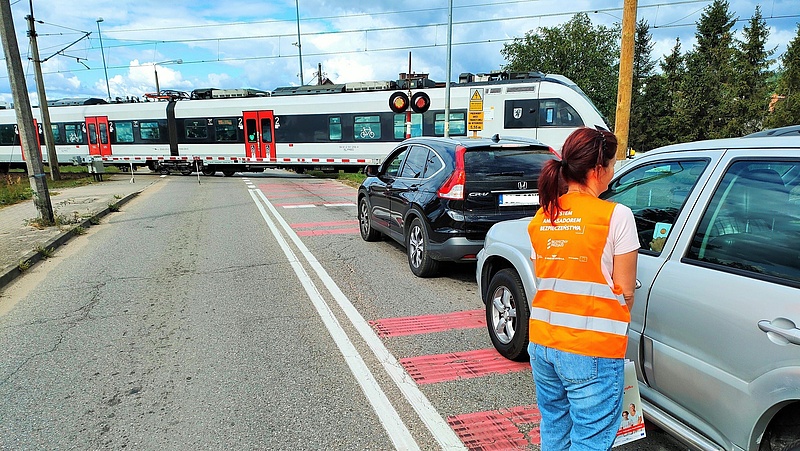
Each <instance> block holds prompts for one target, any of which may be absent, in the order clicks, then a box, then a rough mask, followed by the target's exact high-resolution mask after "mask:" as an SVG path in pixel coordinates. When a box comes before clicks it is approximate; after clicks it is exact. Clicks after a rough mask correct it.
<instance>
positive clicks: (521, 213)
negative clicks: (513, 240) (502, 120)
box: [358, 135, 556, 277]
mask: <svg viewBox="0 0 800 451" xmlns="http://www.w3.org/2000/svg"><path fill="white" fill-rule="evenodd" d="M553 158H556V156H555V153H554V152H553V150H552V149H551V148H550V147H548V146H546V145H544V144H542V143H541V142H539V141H537V140H534V139H529V138H511V137H508V138H501V137H499V136H498V135H495V136H494V137H492V138H491V139H485V138H477V139H476V138H467V137H459V138H433V137H430V138H423V137H420V138H411V139H407V140H405V141H403V142H402V143H400V144H399V145H398V146H397V147H396V148H395V149H394V150H393V151H392V152H391V153H390V154H389V155H388V157H387V158H386V159H385V160H384V162H383V164H381V165H380V166H367V169H366V173H367V178H366V180H364V182H363V183H362V184H361V187H360V188H359V190H358V219H359V225H360V229H361V237H362V238H363V239H364V240H365V241H377V240H379V239H381V235H382V234H385V235H387V236H389V237H390V238H392V239H393V240H395V241H397V242H398V243H400V244H402V245H404V246H405V247H406V252H407V254H408V264H409V266H410V267H411V272H413V273H414V274H415V275H416V276H418V277H430V276H433V275H436V273H437V271H438V268H439V263H440V262H441V261H454V262H467V261H475V259H476V257H477V254H478V251H480V250H481V248H482V247H483V239H484V237H485V236H486V232H487V231H488V230H489V228H490V227H491V226H492V225H494V224H495V223H497V222H500V221H505V220H508V219H516V218H521V217H525V216H532V215H533V214H534V213H536V210H537V209H538V208H539V195H538V193H537V181H538V178H539V171H540V170H541V167H542V164H543V163H544V162H545V161H547V160H549V159H553Z"/></svg>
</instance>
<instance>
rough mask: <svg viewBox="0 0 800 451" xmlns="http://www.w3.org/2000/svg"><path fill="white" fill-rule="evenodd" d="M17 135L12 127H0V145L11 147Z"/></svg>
mask: <svg viewBox="0 0 800 451" xmlns="http://www.w3.org/2000/svg"><path fill="white" fill-rule="evenodd" d="M16 136H17V134H16V133H15V132H14V126H13V125H0V144H2V145H6V146H8V145H13V144H14V141H15V139H16Z"/></svg>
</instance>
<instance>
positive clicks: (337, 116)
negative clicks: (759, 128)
mask: <svg viewBox="0 0 800 451" xmlns="http://www.w3.org/2000/svg"><path fill="white" fill-rule="evenodd" d="M466 75H469V77H467V76H466ZM476 80H477V81H476ZM422 81H423V82H420V83H418V84H419V85H420V86H424V87H413V86H412V87H413V89H412V92H420V91H422V92H425V93H426V94H428V96H429V97H430V109H429V110H428V111H426V112H424V113H411V128H410V131H411V135H412V136H420V135H426V136H442V135H443V134H444V108H445V91H446V90H445V88H444V86H443V85H441V84H438V85H434V84H433V83H432V82H430V81H428V80H427V79H424V80H422ZM462 81H465V82H462V83H453V84H452V85H451V89H450V124H449V125H450V135H452V136H459V135H461V136H464V135H468V136H472V135H479V136H492V135H494V134H500V135H503V136H505V135H511V136H525V137H531V138H536V139H538V140H540V141H542V142H543V143H545V144H547V145H550V146H551V147H553V148H554V149H556V150H559V149H560V148H561V145H562V144H563V142H564V140H565V139H566V137H567V136H568V135H569V134H570V133H571V132H572V131H573V130H575V128H577V127H580V126H588V127H597V126H600V127H604V128H607V125H606V123H605V121H604V120H603V117H602V116H601V115H600V114H599V112H598V111H597V109H596V108H595V106H594V105H593V104H592V102H591V100H589V99H588V98H587V97H586V95H585V94H583V92H582V91H581V90H580V89H579V88H578V87H577V86H575V84H574V83H572V82H571V81H569V80H568V79H566V78H564V77H562V76H558V75H542V74H536V73H532V74H525V76H520V75H516V74H507V73H496V74H490V75H478V76H472V75H471V74H465V75H462ZM424 82H427V83H424ZM401 83H402V81H401ZM315 91H317V92H315ZM397 91H403V92H407V91H408V90H407V89H398V88H397V84H396V83H395V82H363V83H351V84H347V85H322V86H314V87H309V86H305V87H300V88H279V89H278V90H276V91H274V92H272V93H271V95H268V96H267V95H261V96H254V97H231V98H206V99H193V100H169V101H161V102H134V103H98V104H92V105H73V106H58V107H56V106H51V107H50V108H49V111H50V120H51V127H52V129H53V133H54V138H55V142H56V146H55V147H56V154H57V155H58V161H59V163H60V164H72V162H73V161H74V160H81V161H86V160H87V159H91V158H95V159H102V160H103V161H104V162H106V164H113V165H118V166H120V167H123V166H128V165H131V164H132V165H135V166H144V165H146V166H149V167H150V168H151V169H154V170H159V169H161V170H165V171H166V170H170V168H172V170H179V171H182V172H188V171H190V170H192V169H200V170H203V172H205V173H213V172H215V171H218V170H220V171H223V172H224V173H225V174H226V175H231V174H233V172H236V171H242V172H244V171H258V170H263V169H264V168H266V167H286V168H291V169H295V170H304V169H308V168H321V169H336V168H345V169H359V168H362V167H363V166H364V165H366V164H375V163H379V162H380V161H381V160H382V159H383V158H384V157H385V156H386V154H387V153H388V152H389V151H390V150H391V149H392V148H393V147H394V146H395V145H396V143H397V142H400V141H402V140H403V139H404V138H405V137H406V134H407V132H408V130H407V125H406V114H405V113H400V114H398V113H394V112H392V111H391V110H390V109H389V96H390V95H391V94H392V93H393V92H397ZM216 92H219V93H223V94H226V95H230V94H231V93H233V92H236V91H234V90H227V91H216ZM476 95H477V96H478V97H479V98H480V103H477V104H476V103H474V101H475V99H476V97H475V96H476ZM471 100H472V101H473V103H471V102H470V101H471ZM476 105H479V106H480V107H482V110H481V112H482V114H480V115H479V116H482V121H477V120H474V119H476V116H475V115H474V114H473V113H475V112H476V111H475V110H474V107H475V106H476ZM470 107H473V108H472V109H471V108H470ZM33 113H34V118H35V120H36V121H37V124H38V129H39V132H40V133H39V144H40V148H41V151H42V153H41V154H42V158H43V160H44V161H45V162H47V151H46V148H45V145H44V144H45V142H44V135H43V133H42V126H41V123H42V119H41V112H40V110H39V109H38V108H34V111H33ZM471 119H473V120H471ZM475 128H480V129H481V130H480V131H479V132H476V131H474V129H475ZM24 164H25V163H24V159H23V156H22V152H21V148H20V144H19V136H18V133H17V129H16V115H15V113H14V110H0V171H2V170H4V169H6V170H7V169H8V168H13V167H24Z"/></svg>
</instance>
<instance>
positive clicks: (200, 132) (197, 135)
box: [143, 119, 208, 139]
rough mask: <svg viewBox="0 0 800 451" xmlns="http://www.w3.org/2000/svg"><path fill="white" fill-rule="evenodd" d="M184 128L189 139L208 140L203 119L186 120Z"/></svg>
mask: <svg viewBox="0 0 800 451" xmlns="http://www.w3.org/2000/svg"><path fill="white" fill-rule="evenodd" d="M183 127H184V129H185V130H186V138H187V139H208V128H207V127H206V121H205V120H203V119H186V120H185V121H183ZM143 138H144V137H143Z"/></svg>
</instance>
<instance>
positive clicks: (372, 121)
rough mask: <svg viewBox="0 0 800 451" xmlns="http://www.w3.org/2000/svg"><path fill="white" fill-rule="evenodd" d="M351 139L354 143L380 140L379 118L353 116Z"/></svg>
mask: <svg viewBox="0 0 800 451" xmlns="http://www.w3.org/2000/svg"><path fill="white" fill-rule="evenodd" d="M353 122H354V124H355V126H354V127H353V135H354V136H353V138H355V140H356V141H377V140H379V139H381V117H380V116H355V118H354V121H353Z"/></svg>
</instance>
